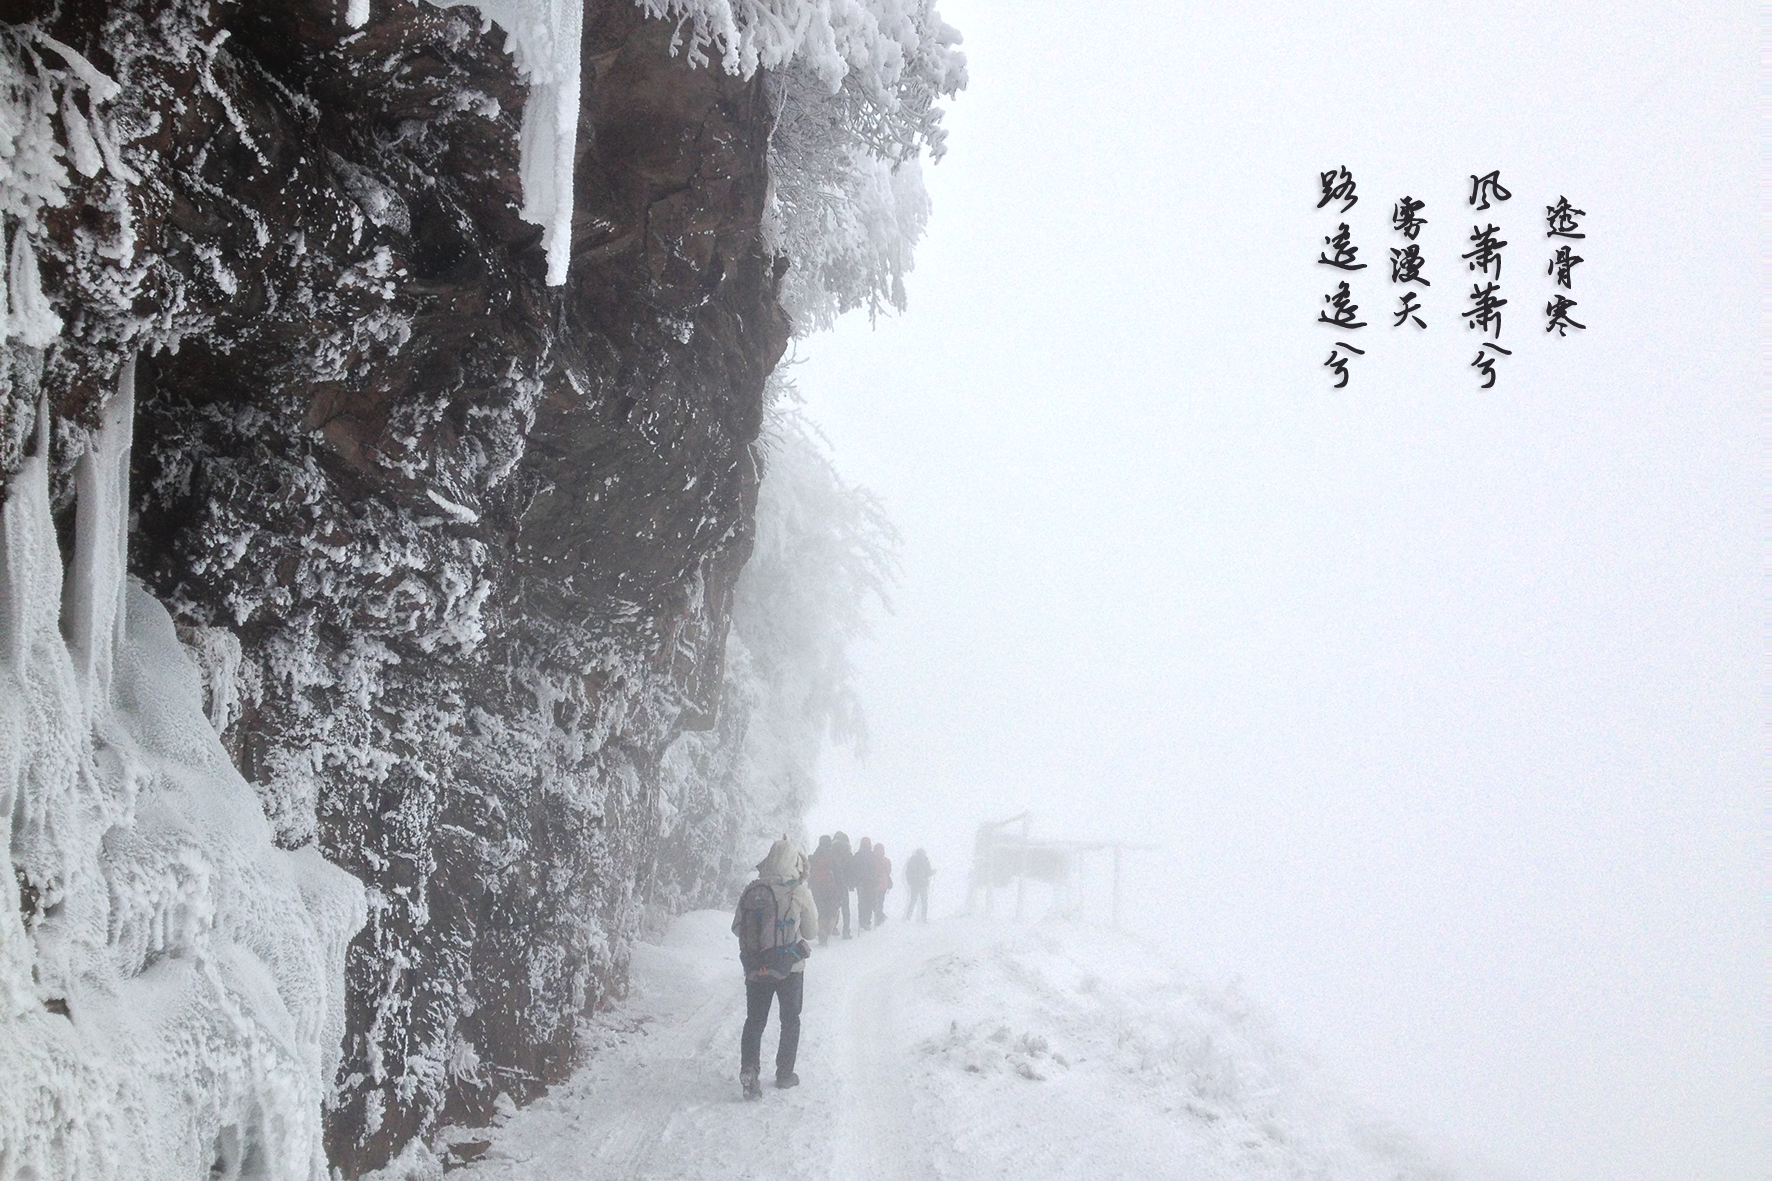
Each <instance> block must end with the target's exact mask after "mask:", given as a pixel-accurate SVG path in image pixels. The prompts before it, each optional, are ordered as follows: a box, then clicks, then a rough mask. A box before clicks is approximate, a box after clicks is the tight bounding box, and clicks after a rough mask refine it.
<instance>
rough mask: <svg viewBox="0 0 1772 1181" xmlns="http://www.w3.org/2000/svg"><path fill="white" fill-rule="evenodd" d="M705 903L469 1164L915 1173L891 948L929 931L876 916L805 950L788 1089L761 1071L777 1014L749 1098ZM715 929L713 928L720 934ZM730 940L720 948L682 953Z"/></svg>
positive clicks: (478, 1172)
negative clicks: (595, 1034)
mask: <svg viewBox="0 0 1772 1181" xmlns="http://www.w3.org/2000/svg"><path fill="white" fill-rule="evenodd" d="M726 922H727V917H726V916H723V915H720V914H718V913H716V912H704V913H702V914H698V915H694V916H690V917H689V918H688V919H686V920H684V921H683V922H681V923H679V925H678V927H677V928H676V929H675V930H673V932H672V934H671V936H670V937H667V939H666V941H665V943H664V944H663V945H659V946H653V945H641V946H640V947H638V948H636V950H635V957H634V969H633V992H632V996H631V998H630V1000H629V1002H628V1004H627V1005H626V1006H625V1007H624V1009H623V1011H622V1012H621V1013H619V1014H618V1015H617V1016H615V1017H614V1018H612V1019H611V1022H610V1024H609V1025H608V1026H603V1027H601V1028H604V1029H606V1030H607V1031H608V1034H609V1039H610V1043H611V1044H609V1045H607V1046H606V1047H605V1048H604V1049H602V1050H601V1051H599V1052H596V1053H593V1055H592V1056H591V1058H590V1061H589V1062H588V1063H587V1064H586V1066H585V1067H584V1069H582V1070H581V1071H580V1073H579V1074H578V1075H576V1076H575V1077H574V1078H573V1079H572V1081H571V1082H569V1083H568V1084H567V1085H566V1086H565V1087H562V1088H559V1089H557V1090H556V1091H555V1093H554V1094H552V1095H549V1096H548V1097H547V1098H545V1099H543V1100H541V1101H539V1102H537V1103H535V1104H533V1105H532V1106H531V1107H529V1108H528V1109H526V1110H524V1111H522V1112H520V1113H518V1114H517V1115H516V1116H515V1117H513V1118H512V1119H511V1121H510V1122H509V1123H508V1124H507V1125H506V1126H505V1127H504V1128H503V1129H497V1130H494V1131H491V1132H489V1133H473V1134H469V1133H465V1132H464V1133H461V1134H460V1135H459V1136H458V1137H457V1139H458V1140H460V1139H467V1140H469V1141H470V1142H471V1141H472V1139H473V1137H475V1136H480V1135H488V1134H489V1135H491V1136H493V1137H494V1143H493V1145H492V1147H491V1148H490V1149H489V1151H488V1152H487V1153H486V1156H485V1157H484V1158H483V1159H481V1160H479V1161H476V1162H474V1163H473V1164H472V1165H471V1166H470V1171H471V1175H472V1176H474V1177H485V1178H486V1179H487V1181H492V1179H493V1178H501V1177H509V1178H513V1179H517V1178H521V1179H523V1181H554V1179H556V1178H560V1179H564V1178H575V1179H576V1178H610V1179H615V1178H634V1179H642V1178H645V1179H652V1178H685V1179H690V1178H702V1177H709V1178H712V1177H720V1178H732V1177H752V1176H755V1177H785V1178H800V1177H804V1178H823V1177H831V1176H838V1175H842V1173H843V1170H844V1168H845V1165H846V1163H849V1162H856V1161H869V1162H873V1163H872V1164H871V1165H870V1166H869V1168H868V1169H867V1172H868V1173H869V1174H870V1176H872V1177H878V1178H883V1179H885V1181H899V1179H900V1178H906V1179H908V1178H913V1177H926V1176H929V1175H931V1174H930V1173H929V1172H928V1170H927V1169H923V1170H916V1169H908V1170H907V1169H903V1168H901V1167H899V1166H900V1164H901V1162H904V1161H906V1159H907V1157H906V1154H907V1152H908V1150H909V1146H910V1144H911V1142H912V1136H911V1131H910V1126H909V1124H910V1112H909V1108H908V1104H907V1103H906V1102H905V1093H904V1089H903V1088H902V1087H900V1086H894V1085H892V1080H894V1079H898V1078H902V1077H903V1074H904V1070H905V1067H906V1063H905V1062H904V1061H903V1060H902V1059H903V1057H904V1055H905V1054H906V1053H907V1051H908V1047H905V1046H902V1045H900V1044H898V1042H897V1040H896V1037H895V1031H896V1024H895V1021H894V1017H893V1009H894V1007H895V1005H894V1001H893V991H894V986H895V982H896V981H897V980H898V979H899V977H900V976H901V966H902V965H901V963H900V961H901V959H902V958H903V952H904V950H905V949H906V948H907V947H910V946H913V945H914V946H915V948H916V953H915V954H914V955H913V956H912V957H911V959H912V961H913V962H916V961H918V960H920V959H921V958H922V957H923V956H924V955H926V954H927V953H928V952H929V951H931V950H933V949H935V948H936V947H938V946H940V944H941V942H942V941H941V940H940V939H939V938H928V937H925V938H923V939H915V938H907V936H913V935H914V934H915V933H911V932H898V931H895V930H893V929H892V927H891V925H890V924H889V925H888V928H887V930H884V931H881V932H879V933H877V934H870V935H869V936H868V937H866V938H864V939H857V940H851V941H846V942H845V941H838V942H834V943H833V944H832V945H831V946H830V947H828V948H823V949H817V950H815V952H814V955H813V959H812V960H811V961H810V962H809V964H808V972H810V973H811V975H810V976H809V977H808V980H807V986H806V1001H805V1008H804V1012H803V1014H802V1030H803V1032H802V1034H801V1043H800V1055H799V1061H798V1064H797V1071H798V1073H799V1074H800V1076H801V1077H802V1079H804V1080H805V1083H804V1085H802V1086H801V1087H800V1088H798V1089H796V1090H791V1091H778V1090H776V1089H775V1088H774V1087H772V1086H769V1085H767V1084H768V1080H769V1076H770V1072H771V1068H772V1065H773V1062H774V1054H775V1044H776V1038H777V1037H778V1036H779V1025H778V1024H777V1021H776V1016H775V1014H774V1013H773V1012H772V1013H771V1016H770V1023H769V1028H768V1030H767V1031H766V1033H765V1035H764V1039H763V1055H762V1056H763V1065H764V1078H765V1089H764V1098H763V1100H762V1101H761V1102H758V1103H752V1104H747V1103H745V1102H744V1100H743V1099H742V1098H741V1097H740V1094H739V1087H738V1040H739V1032H740V1030H741V1029H742V1027H743V1025H744V986H743V981H742V979H741V978H740V976H739V972H738V968H737V962H736V952H735V946H736V945H734V947H732V948H728V947H725V946H724V944H725V943H733V942H734V941H733V939H732V937H731V935H730V934H728V933H727V932H726V930H725V929H724V927H725V923H726ZM722 940H723V942H718V943H717V942H716V941H722ZM715 946H718V947H719V948H720V950H721V951H724V952H727V953H728V954H726V955H725V956H723V957H720V956H712V957H710V956H707V955H696V954H693V952H694V951H703V950H704V949H705V950H707V951H711V950H713V948H714V947H715Z"/></svg>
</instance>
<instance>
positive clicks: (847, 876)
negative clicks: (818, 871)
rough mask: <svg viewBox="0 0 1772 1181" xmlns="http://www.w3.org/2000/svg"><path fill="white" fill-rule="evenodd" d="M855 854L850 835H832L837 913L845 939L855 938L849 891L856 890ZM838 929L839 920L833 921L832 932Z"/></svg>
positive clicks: (832, 860) (840, 833) (833, 918)
mask: <svg viewBox="0 0 1772 1181" xmlns="http://www.w3.org/2000/svg"><path fill="white" fill-rule="evenodd" d="M854 861H855V853H854V851H853V850H851V849H850V848H849V834H848V833H846V832H834V833H832V834H831V864H833V865H835V866H836V867H837V911H838V914H839V915H841V917H842V919H843V938H845V939H852V938H854V937H855V920H854V917H853V916H852V915H851V914H850V912H849V891H850V890H852V889H854V888H855V883H854V882H853V881H852V880H851V876H852V872H853V871H852V865H853V863H854ZM836 929H837V919H836V917H835V916H833V917H832V919H831V930H833V931H835V930H836Z"/></svg>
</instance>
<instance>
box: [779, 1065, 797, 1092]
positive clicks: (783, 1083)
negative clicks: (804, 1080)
mask: <svg viewBox="0 0 1772 1181" xmlns="http://www.w3.org/2000/svg"><path fill="white" fill-rule="evenodd" d="M799 1085H800V1076H799V1075H797V1074H795V1073H794V1072H793V1071H791V1070H790V1071H788V1072H787V1073H786V1074H778V1075H776V1076H775V1086H776V1089H777V1090H780V1091H785V1090H787V1089H788V1088H789V1087H797V1086H799Z"/></svg>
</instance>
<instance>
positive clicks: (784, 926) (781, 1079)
mask: <svg viewBox="0 0 1772 1181" xmlns="http://www.w3.org/2000/svg"><path fill="white" fill-rule="evenodd" d="M807 871H808V866H807V862H806V855H805V854H804V853H802V852H800V850H799V848H798V847H797V846H796V845H795V844H794V842H793V841H790V840H789V839H788V838H787V837H783V838H782V839H781V840H779V841H776V842H775V844H773V845H771V846H770V847H769V856H767V857H765V858H763V860H762V861H761V862H759V863H758V864H757V880H756V881H754V882H752V883H751V884H750V885H748V886H746V887H745V891H744V893H743V894H742V895H740V896H739V899H738V910H737V912H736V913H734V914H733V916H732V933H733V934H735V935H737V936H738V960H739V963H740V964H741V965H743V967H744V992H745V1019H744V1034H743V1036H742V1037H741V1038H740V1040H739V1058H738V1062H739V1067H738V1079H739V1082H740V1083H742V1084H743V1085H744V1097H745V1098H746V1099H761V1098H762V1097H763V1088H762V1085H761V1084H760V1083H759V1082H758V1081H757V1073H758V1066H757V1063H758V1060H759V1058H760V1057H761V1055H762V1047H763V1027H764V1026H765V1025H767V1024H768V1023H769V1004H770V1002H771V1001H772V1000H774V999H775V998H776V997H780V998H781V1042H780V1044H779V1045H778V1046H777V1047H776V1051H775V1085H776V1086H778V1087H797V1086H799V1085H800V1076H799V1075H797V1074H795V1073H794V1057H795V1055H796V1054H797V1053H798V1052H799V1049H800V1004H801V1002H802V1001H803V1000H804V999H805V993H806V976H805V971H806V957H807V956H809V955H811V954H812V948H811V947H810V946H809V945H808V944H807V942H806V938H805V933H806V932H810V931H816V930H818V904H817V903H816V902H814V901H813V900H812V891H811V890H809V889H808V888H807V886H806V874H807Z"/></svg>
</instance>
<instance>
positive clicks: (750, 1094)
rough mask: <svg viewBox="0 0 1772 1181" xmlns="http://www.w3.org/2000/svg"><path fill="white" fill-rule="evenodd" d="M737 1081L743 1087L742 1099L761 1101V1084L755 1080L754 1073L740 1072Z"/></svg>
mask: <svg viewBox="0 0 1772 1181" xmlns="http://www.w3.org/2000/svg"><path fill="white" fill-rule="evenodd" d="M738 1081H739V1083H740V1084H742V1085H743V1086H744V1097H745V1098H746V1099H761V1098H762V1097H763V1084H762V1083H761V1082H759V1081H758V1080H757V1072H756V1071H754V1070H743V1071H740V1072H739V1075H738Z"/></svg>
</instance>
